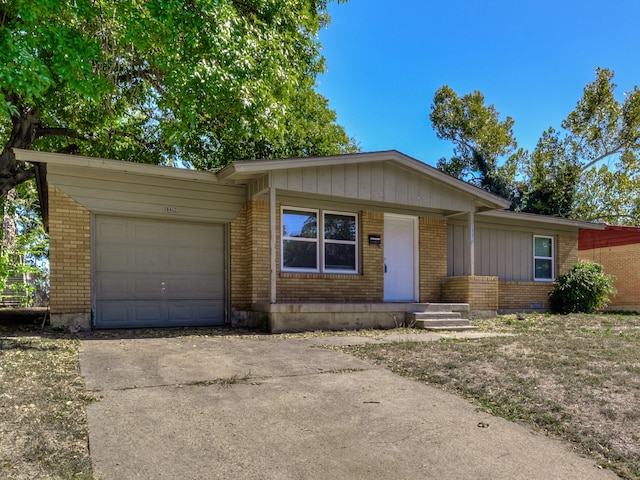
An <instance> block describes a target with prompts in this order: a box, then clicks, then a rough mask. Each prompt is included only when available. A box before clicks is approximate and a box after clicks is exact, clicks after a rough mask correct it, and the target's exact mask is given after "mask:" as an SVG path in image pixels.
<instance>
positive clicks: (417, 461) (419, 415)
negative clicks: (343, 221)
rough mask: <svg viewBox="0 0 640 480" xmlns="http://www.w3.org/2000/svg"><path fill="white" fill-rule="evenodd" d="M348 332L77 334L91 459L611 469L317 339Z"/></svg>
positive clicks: (184, 473) (129, 465) (202, 468)
mask: <svg viewBox="0 0 640 480" xmlns="http://www.w3.org/2000/svg"><path fill="white" fill-rule="evenodd" d="M419 335H420V336H419V337H418V339H423V340H429V339H435V338H438V337H439V336H438V335H436V336H434V334H431V335H429V334H419ZM476 335H477V334H476ZM403 337H404V336H403ZM403 339H405V338H397V339H396V340H403ZM361 341H365V340H362V337H322V338H312V339H285V338H282V337H275V336H274V337H270V336H264V337H247V338H244V337H240V338H238V337H204V336H202V337H177V338H148V339H142V338H115V337H113V338H106V339H100V338H99V337H95V338H91V337H87V338H86V339H84V340H83V341H82V352H81V355H80V364H81V373H82V375H83V377H84V380H85V384H86V387H87V388H88V389H89V390H93V391H95V392H96V394H97V395H99V396H100V397H101V399H100V400H99V401H97V402H95V403H92V404H91V405H89V406H88V407H87V417H88V422H89V436H90V448H91V457H92V460H93V465H94V469H95V471H96V473H97V475H100V476H101V477H99V478H104V479H106V480H120V479H181V480H184V479H296V480H299V479H420V480H424V479H441V480H453V479H465V480H467V479H492V480H497V479H505V480H506V479H509V480H514V479H527V480H532V479H540V480H550V479H571V480H573V479H581V480H589V479H594V480H595V479H614V478H618V477H616V476H615V475H614V474H612V473H611V472H608V471H605V470H599V469H598V468H597V467H596V466H595V465H594V462H593V461H591V460H589V459H585V458H582V457H580V456H578V455H576V454H575V453H573V452H572V451H570V449H569V447H568V446H567V445H565V444H563V443H561V442H558V441H555V440H551V439H549V438H546V437H542V436H540V435H536V434H533V433H531V432H530V431H528V430H527V429H525V428H523V427H519V426H517V425H515V424H512V423H510V422H507V421H506V420H502V419H499V418H495V417H491V416H490V415H487V414H485V413H480V412H477V411H476V409H475V408H474V407H473V406H472V405H471V404H469V403H468V402H466V401H464V400H462V399H460V398H458V397H455V396H453V395H449V394H446V393H443V392H441V391H439V390H436V389H434V388H431V387H429V386H426V385H423V384H420V383H418V382H415V381H413V380H410V379H406V378H402V377H399V376H397V375H394V374H392V373H390V372H389V371H387V370H385V369H383V368H379V367H376V366H374V365H372V364H370V363H367V362H364V361H361V360H358V359H356V358H354V357H351V356H349V355H346V354H343V353H340V352H336V351H332V350H328V349H323V348H318V344H326V343H339V344H345V343H352V344H353V343H357V342H361ZM366 341H376V342H381V341H384V338H379V339H377V340H376V339H369V340H366ZM221 383H223V384H221Z"/></svg>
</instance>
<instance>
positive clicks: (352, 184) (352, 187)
mask: <svg viewBox="0 0 640 480" xmlns="http://www.w3.org/2000/svg"><path fill="white" fill-rule="evenodd" d="M360 179H361V177H360V176H359V175H358V165H352V164H347V165H345V167H344V193H345V195H346V196H347V197H350V198H358V194H359V193H360V184H361V183H362V182H361V181H360Z"/></svg>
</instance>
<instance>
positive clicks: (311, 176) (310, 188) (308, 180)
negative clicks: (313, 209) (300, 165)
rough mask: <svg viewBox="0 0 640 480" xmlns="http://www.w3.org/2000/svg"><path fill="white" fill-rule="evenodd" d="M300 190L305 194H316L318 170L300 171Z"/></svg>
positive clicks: (314, 168) (311, 168)
mask: <svg viewBox="0 0 640 480" xmlns="http://www.w3.org/2000/svg"><path fill="white" fill-rule="evenodd" d="M302 188H303V190H304V191H305V192H307V193H317V192H318V169H317V168H316V167H310V168H305V169H304V170H303V171H302Z"/></svg>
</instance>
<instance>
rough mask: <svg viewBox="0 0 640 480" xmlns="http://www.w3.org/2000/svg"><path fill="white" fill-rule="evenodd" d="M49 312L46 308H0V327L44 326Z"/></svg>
mask: <svg viewBox="0 0 640 480" xmlns="http://www.w3.org/2000/svg"><path fill="white" fill-rule="evenodd" d="M48 311H49V309H48V308H46V307H36V308H0V325H42V322H43V320H44V318H45V316H46V315H47V312H48Z"/></svg>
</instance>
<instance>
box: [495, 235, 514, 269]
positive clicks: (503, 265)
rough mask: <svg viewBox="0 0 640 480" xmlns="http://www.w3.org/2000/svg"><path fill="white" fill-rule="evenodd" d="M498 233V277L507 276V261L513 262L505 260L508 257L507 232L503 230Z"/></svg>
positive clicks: (508, 236)
mask: <svg viewBox="0 0 640 480" xmlns="http://www.w3.org/2000/svg"><path fill="white" fill-rule="evenodd" d="M499 233H500V235H499V238H498V252H500V255H498V277H499V278H507V276H508V273H507V263H513V262H507V261H506V259H507V258H509V257H508V255H509V252H508V250H507V243H508V242H509V238H510V235H509V233H508V232H504V231H501V232H499Z"/></svg>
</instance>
